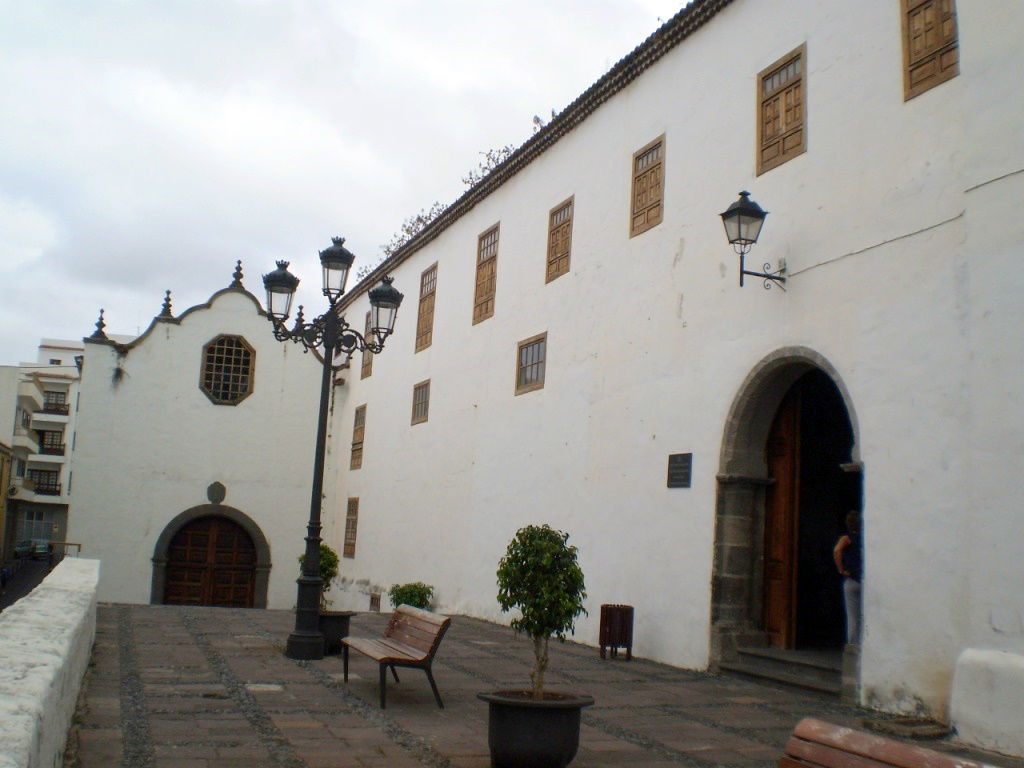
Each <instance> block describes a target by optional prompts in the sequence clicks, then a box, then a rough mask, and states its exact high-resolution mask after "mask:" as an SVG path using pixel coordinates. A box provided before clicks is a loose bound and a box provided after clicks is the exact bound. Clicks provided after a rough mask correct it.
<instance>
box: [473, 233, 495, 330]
mask: <svg viewBox="0 0 1024 768" xmlns="http://www.w3.org/2000/svg"><path fill="white" fill-rule="evenodd" d="M497 282H498V225H497V224H495V225H494V226H493V227H491V228H490V229H489V230H487V231H486V232H484V233H483V234H482V235H480V237H479V239H478V240H477V250H476V292H475V295H474V297H473V325H476V324H477V323H479V322H480V321H481V320H486V319H487V318H489V317H491V316H492V315H493V314H494V294H495V290H496V288H497Z"/></svg>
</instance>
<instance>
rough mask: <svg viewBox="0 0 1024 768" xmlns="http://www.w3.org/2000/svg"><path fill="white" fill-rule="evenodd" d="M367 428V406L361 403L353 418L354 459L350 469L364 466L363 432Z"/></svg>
mask: <svg viewBox="0 0 1024 768" xmlns="http://www.w3.org/2000/svg"><path fill="white" fill-rule="evenodd" d="M365 430H366V406H365V405H360V406H359V407H358V408H356V410H355V415H354V417H353V420H352V459H351V460H350V461H349V465H348V468H349V469H360V468H361V467H362V466H363V434H364V433H365Z"/></svg>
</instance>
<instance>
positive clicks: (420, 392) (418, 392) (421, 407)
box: [412, 379, 430, 424]
mask: <svg viewBox="0 0 1024 768" xmlns="http://www.w3.org/2000/svg"><path fill="white" fill-rule="evenodd" d="M428 416H430V379H427V380H426V381H421V382H420V383H419V384H417V385H416V386H414V387H413V388H412V423H413V424H422V423H423V422H424V421H426V420H427V417H428Z"/></svg>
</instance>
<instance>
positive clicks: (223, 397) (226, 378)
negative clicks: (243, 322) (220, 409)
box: [199, 336, 256, 405]
mask: <svg viewBox="0 0 1024 768" xmlns="http://www.w3.org/2000/svg"><path fill="white" fill-rule="evenodd" d="M255 357H256V352H255V350H254V349H253V348H252V347H250V346H249V344H248V343H247V342H246V341H245V339H243V338H242V337H241V336H218V337H217V338H215V339H213V340H212V341H210V342H209V343H208V344H207V345H206V346H205V347H203V370H202V373H201V375H200V378H199V388H200V389H201V390H202V391H203V393H204V394H205V395H206V396H207V397H208V398H210V400H211V402H213V403H216V404H217V405H237V404H238V403H240V402H242V401H243V400H244V399H245V398H247V397H248V396H249V395H251V394H252V385H253V361H254V359H255Z"/></svg>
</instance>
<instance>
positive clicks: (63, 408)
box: [43, 403, 69, 416]
mask: <svg viewBox="0 0 1024 768" xmlns="http://www.w3.org/2000/svg"><path fill="white" fill-rule="evenodd" d="M68 412H69V408H68V403H43V413H59V414H61V415H62V416H67V415H68Z"/></svg>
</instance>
